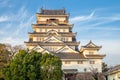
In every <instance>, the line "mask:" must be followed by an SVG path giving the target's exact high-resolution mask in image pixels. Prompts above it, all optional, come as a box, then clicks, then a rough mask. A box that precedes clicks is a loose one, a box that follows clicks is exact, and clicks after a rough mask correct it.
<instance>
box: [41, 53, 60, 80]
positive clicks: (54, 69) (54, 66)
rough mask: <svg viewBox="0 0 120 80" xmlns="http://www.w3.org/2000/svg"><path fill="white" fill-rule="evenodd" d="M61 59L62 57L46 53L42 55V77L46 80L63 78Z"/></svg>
mask: <svg viewBox="0 0 120 80" xmlns="http://www.w3.org/2000/svg"><path fill="white" fill-rule="evenodd" d="M61 65H62V63H61V60H60V58H58V57H56V56H54V55H51V54H47V53H44V54H43V55H42V61H41V68H42V70H41V73H42V79H44V80H61V78H62V70H61Z"/></svg>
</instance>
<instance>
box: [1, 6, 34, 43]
mask: <svg viewBox="0 0 120 80" xmlns="http://www.w3.org/2000/svg"><path fill="white" fill-rule="evenodd" d="M6 16H8V15H6ZM4 21H5V20H4ZM6 21H8V22H6V23H2V24H3V25H4V27H2V26H1V25H0V27H1V30H0V36H1V39H0V42H2V43H8V42H9V43H10V44H12V45H14V44H21V43H22V44H23V43H24V41H25V39H26V38H27V35H28V34H27V33H28V31H30V29H31V28H32V27H31V24H32V23H33V22H34V21H35V15H33V14H30V13H29V12H28V11H27V9H26V8H25V7H21V8H20V9H18V12H17V13H15V14H14V13H12V14H10V17H9V18H7V17H6Z"/></svg>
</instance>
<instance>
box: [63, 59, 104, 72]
mask: <svg viewBox="0 0 120 80" xmlns="http://www.w3.org/2000/svg"><path fill="white" fill-rule="evenodd" d="M95 61H96V62H95V64H92V65H91V64H90V63H89V60H86V61H83V64H78V63H77V60H76V61H70V64H65V61H62V69H77V70H78V72H84V69H85V68H86V70H87V71H86V72H91V70H90V68H91V69H92V67H93V68H97V69H98V72H101V68H102V67H101V60H99V59H98V60H95Z"/></svg>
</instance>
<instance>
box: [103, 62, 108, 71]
mask: <svg viewBox="0 0 120 80" xmlns="http://www.w3.org/2000/svg"><path fill="white" fill-rule="evenodd" d="M107 70H108V68H107V64H106V63H105V62H103V63H102V72H106V71H107Z"/></svg>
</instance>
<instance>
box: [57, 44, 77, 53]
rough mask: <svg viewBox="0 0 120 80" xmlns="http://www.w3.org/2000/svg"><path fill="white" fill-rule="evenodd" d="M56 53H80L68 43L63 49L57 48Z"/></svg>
mask: <svg viewBox="0 0 120 80" xmlns="http://www.w3.org/2000/svg"><path fill="white" fill-rule="evenodd" d="M56 53H78V52H77V51H75V50H74V49H72V48H71V47H69V46H67V45H66V46H64V47H62V48H61V49H59V50H57V51H56Z"/></svg>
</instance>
